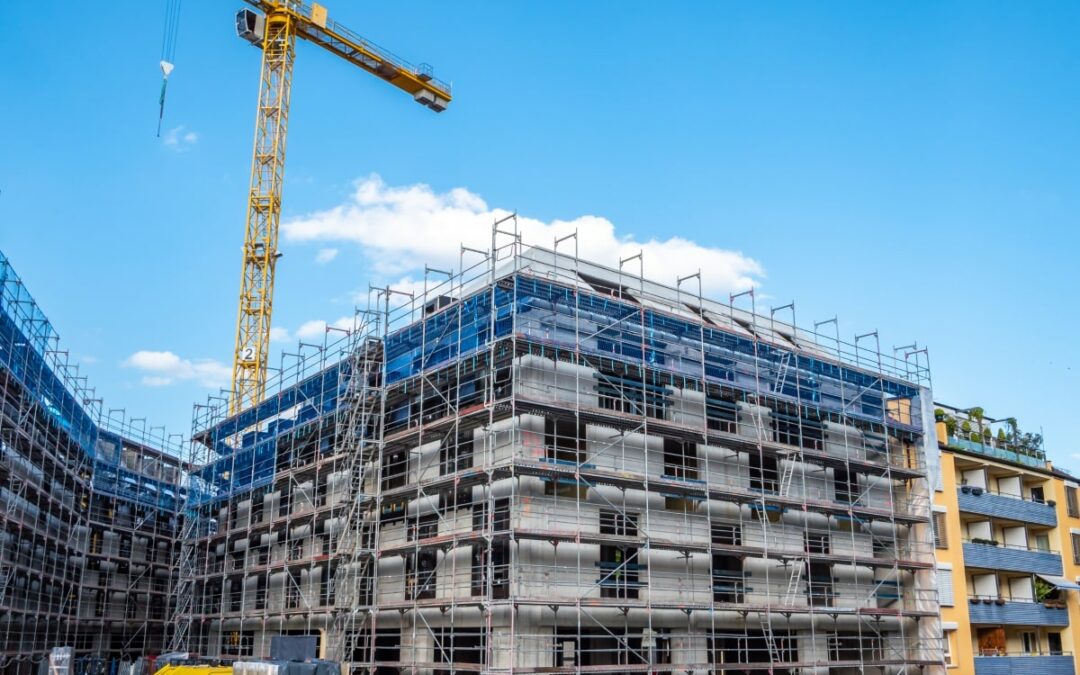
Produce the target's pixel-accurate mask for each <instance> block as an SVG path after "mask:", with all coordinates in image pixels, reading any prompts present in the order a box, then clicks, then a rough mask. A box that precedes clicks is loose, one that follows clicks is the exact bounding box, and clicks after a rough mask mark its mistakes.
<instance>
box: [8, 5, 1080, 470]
mask: <svg viewBox="0 0 1080 675" xmlns="http://www.w3.org/2000/svg"><path fill="white" fill-rule="evenodd" d="M236 4H237V6H239V4H240V3H239V2H238V3H236ZM234 9H235V8H234V7H232V6H231V5H229V4H228V3H221V2H217V1H212V0H187V1H186V2H184V3H183V14H182V19H181V25H180V32H179V38H178V48H177V54H176V71H175V72H174V74H173V75H172V79H171V81H170V88H169V99H168V103H167V107H166V119H165V130H166V133H165V134H163V138H160V139H159V138H156V137H155V135H154V131H155V125H156V115H157V110H156V104H157V95H158V87H159V83H160V72H159V70H158V65H157V62H158V58H159V55H160V50H161V27H162V21H163V15H164V3H163V2H156V3H139V4H137V5H136V4H135V3H97V4H95V5H93V6H91V5H87V4H85V3H82V4H79V3H45V4H39V3H15V4H14V5H12V6H11V7H8V8H6V9H5V11H4V13H3V16H2V18H0V248H2V249H3V250H4V252H5V253H6V254H7V255H8V256H9V257H10V259H11V261H12V263H13V264H14V265H15V266H16V269H17V270H19V272H20V274H21V275H22V276H23V278H24V279H25V280H26V282H27V283H28V285H29V287H30V289H31V291H32V292H33V293H34V294H35V296H36V297H37V298H38V300H39V302H40V303H41V305H42V306H43V308H44V309H45V311H46V313H47V314H48V315H49V316H50V317H51V318H52V320H53V322H54V323H55V324H56V326H57V328H58V330H59V331H60V333H61V335H62V336H63V338H64V340H65V343H66V344H67V346H68V347H69V348H70V349H71V351H72V353H73V354H74V355H75V356H76V357H78V358H80V359H81V360H82V361H83V363H84V372H85V373H87V374H89V375H90V377H91V380H92V382H93V383H94V384H96V386H97V389H98V392H99V393H101V394H102V395H103V396H105V398H106V399H107V402H108V405H109V406H111V407H124V408H126V409H127V410H128V412H129V413H130V414H132V415H134V416H136V417H141V416H145V417H148V418H150V419H151V421H152V422H153V423H162V424H167V425H168V426H169V427H170V430H179V431H185V430H186V427H187V426H188V424H189V420H190V411H191V404H192V403H193V402H194V401H201V400H203V399H204V398H205V396H206V394H207V393H208V392H209V391H212V390H213V388H214V387H213V385H214V383H215V382H216V380H218V379H220V375H221V372H222V371H223V370H224V369H225V368H226V365H225V364H227V363H228V361H229V358H230V354H231V349H232V340H233V331H234V328H235V325H234V324H235V315H236V294H237V284H238V280H239V251H240V244H241V241H242V236H243V216H244V205H245V203H244V199H245V194H246V190H247V178H248V171H249V165H250V155H251V138H252V123H253V120H254V104H255V95H256V91H257V85H258V67H259V65H258V58H259V54H258V51H257V50H256V49H254V48H252V47H250V46H248V45H247V44H246V43H244V42H242V41H241V40H239V39H238V38H236V37H235V36H234V34H233V27H232V16H233V11H234ZM330 12H331V16H332V17H333V18H335V19H337V20H339V21H341V22H342V23H343V24H345V25H347V26H349V27H351V28H352V29H354V30H355V31H357V32H359V33H361V34H363V35H365V36H366V37H368V38H370V39H372V40H374V41H375V42H377V43H379V44H382V45H385V46H386V47H388V48H390V49H392V50H393V51H394V52H396V53H398V54H401V55H403V56H405V57H406V58H408V59H410V60H413V61H416V62H420V61H426V62H430V63H432V64H434V65H435V69H436V73H437V74H438V75H440V76H442V77H444V78H445V79H449V80H452V81H453V83H454V92H455V101H454V103H453V105H452V106H451V108H450V110H449V111H447V112H446V113H443V114H442V115H435V114H433V113H431V112H430V111H427V110H426V109H423V108H421V107H420V106H417V105H415V104H413V103H412V102H410V101H409V100H408V97H407V96H406V95H404V94H403V93H401V92H398V91H396V90H394V89H393V88H391V87H389V86H387V85H386V84H385V83H382V82H380V81H378V80H376V79H375V78H373V77H371V76H368V75H366V74H364V73H361V72H357V71H354V69H352V68H351V67H349V66H347V65H346V64H344V63H340V62H337V61H336V60H335V59H334V58H333V57H332V56H330V55H328V54H326V53H323V52H322V51H321V50H319V49H318V48H316V47H313V46H312V45H305V44H301V45H299V48H298V57H297V64H296V71H295V81H294V89H293V105H292V117H291V127H290V136H289V157H288V170H287V172H286V191H285V204H284V214H285V221H286V223H287V224H289V223H291V227H292V230H291V232H292V234H291V236H285V237H283V240H282V246H281V249H282V251H283V253H284V258H283V259H282V262H281V264H280V266H279V277H278V287H277V294H276V298H275V326H276V327H278V329H279V332H280V333H287V334H288V339H289V340H292V339H295V337H296V336H297V334H298V333H302V332H305V331H304V330H303V327H304V325H305V324H307V326H308V328H307V332H311V330H312V329H313V327H314V330H318V325H317V324H311V323H310V322H313V321H330V322H333V321H334V320H336V319H337V318H338V317H341V316H344V315H347V314H348V313H349V310H350V307H351V305H352V298H353V295H354V292H355V291H356V289H358V288H364V287H366V284H367V281H368V280H369V279H372V280H376V281H397V280H399V279H402V278H408V277H409V276H410V267H411V266H412V265H415V263H416V262H417V261H418V260H421V259H423V257H424V256H430V257H433V258H435V259H436V260H435V261H436V262H438V261H439V259H440V258H441V257H442V256H446V257H453V256H456V252H457V244H456V242H457V240H458V239H459V238H461V237H458V236H456V234H457V232H456V231H455V230H454V228H455V227H461V228H463V231H462V233H461V235H462V236H463V237H465V238H468V236H469V235H468V232H465V231H464V230H467V229H468V227H469V223H472V222H474V221H475V220H476V219H478V218H483V217H487V216H488V215H489V214H490V213H492V212H494V211H496V210H497V209H516V210H517V211H518V212H519V213H521V214H523V215H524V216H528V217H529V218H531V219H534V220H533V221H531V222H534V224H535V226H536V228H537V229H536V231H537V232H544V233H545V235H546V233H547V232H550V231H552V230H553V229H557V228H559V227H567V226H568V225H566V224H565V223H572V224H575V225H577V226H578V227H579V228H582V227H583V228H586V229H587V230H588V231H589V232H600V234H598V235H597V238H596V239H595V241H594V244H595V245H597V246H601V247H602V246H604V245H605V242H608V243H610V242H616V243H626V241H627V240H628V239H629V240H630V241H631V242H646V243H648V242H650V241H652V240H656V242H657V246H658V248H656V251H657V256H656V257H658V260H659V262H657V263H656V264H655V266H654V267H647V268H646V273H647V274H648V275H649V276H655V277H657V278H660V279H663V280H670V278H673V277H674V276H675V275H676V274H680V273H686V272H687V271H690V270H686V269H673V268H674V267H676V266H675V265H670V264H667V263H668V261H669V260H671V259H672V256H671V249H667V254H666V255H667V256H668V257H664V255H665V254H664V250H665V249H664V248H663V246H662V244H664V243H665V242H668V243H670V242H669V241H668V240H670V238H671V237H673V236H678V237H682V238H685V239H688V240H692V241H693V242H695V243H696V246H695V247H693V249H692V251H691V253H692V255H690V256H687V257H686V260H687V261H689V264H690V266H693V267H696V266H697V264H699V263H700V261H702V260H704V261H706V265H708V266H712V263H714V262H716V261H726V262H730V263H731V264H732V265H734V266H736V267H737V268H738V269H737V270H735V271H731V270H728V272H726V273H725V272H723V270H717V271H716V274H715V275H714V276H713V277H712V279H713V282H712V283H713V285H714V287H715V288H717V289H719V288H721V287H722V286H723V285H724V284H725V283H738V280H739V279H746V278H751V279H754V280H755V281H756V283H757V284H758V286H759V288H760V290H761V292H762V293H764V294H767V295H768V296H769V297H770V298H771V299H772V300H771V301H772V302H774V303H775V304H783V303H785V302H787V301H788V300H790V299H794V300H795V302H796V311H797V314H798V317H799V318H800V320H801V321H802V322H812V321H815V320H821V319H824V318H828V317H832V316H833V315H837V316H838V317H839V318H840V325H841V330H842V333H843V334H844V335H845V336H847V337H849V338H850V336H852V335H854V334H855V333H862V332H866V331H870V330H874V329H878V330H879V331H880V333H881V336H882V344H883V345H884V346H886V347H891V346H893V345H901V344H907V343H909V342H911V341H912V340H918V342H919V343H920V345H923V344H925V345H927V346H928V347H929V348H930V358H931V366H932V369H933V377H934V387H935V394H936V397H937V398H938V399H940V400H943V401H946V402H948V403H952V404H955V405H958V406H970V405H981V406H983V407H984V408H985V409H986V411H987V414H988V415H991V416H1010V415H1012V416H1016V417H1018V418H1019V420H1020V424H1021V427H1024V428H1026V429H1028V430H1038V429H1039V428H1040V427H1041V428H1042V429H1043V430H1044V432H1045V434H1046V438H1047V448H1048V450H1049V452H1050V454H1051V456H1052V457H1053V458H1054V459H1055V460H1057V462H1058V463H1059V465H1062V466H1065V467H1069V468H1072V469H1074V470H1080V433H1078V430H1077V428H1076V422H1075V417H1076V415H1075V413H1074V411H1073V408H1074V403H1073V401H1072V395H1073V392H1074V391H1076V390H1077V389H1078V385H1080V358H1078V356H1077V354H1078V350H1077V346H1076V345H1077V335H1078V334H1080V331H1078V329H1080V319H1078V318H1077V313H1078V309H1080V308H1078V301H1077V295H1078V291H1080V272H1078V264H1077V261H1076V251H1077V250H1080V235H1078V234H1077V232H1078V227H1077V222H1076V220H1077V218H1076V214H1077V213H1080V209H1078V206H1080V205H1078V197H1077V190H1076V186H1077V184H1078V179H1080V126H1078V125H1077V122H1076V120H1077V119H1080V110H1078V108H1080V80H1077V78H1076V73H1077V72H1080V50H1077V49H1076V47H1075V26H1076V25H1077V20H1078V19H1080V5H1076V4H1075V3H1073V4H1069V3H1058V4H1054V3H1039V4H1037V5H1032V4H1023V3H923V2H914V3H834V4H828V5H824V4H809V3H791V4H788V3H767V4H761V3H742V4H729V3H701V4H696V3H688V4H668V5H663V6H661V5H657V4H656V3H614V2H612V3H600V2H596V3H571V2H565V3H533V4H525V3H504V4H496V3H493V2H473V3H467V4H458V3H425V2H410V3H405V4H400V3H397V4H395V3H351V2H345V1H344V0H339V1H338V2H336V3H333V4H331V5H330ZM170 132H171V133H170ZM169 139H172V141H173V142H168V141H169ZM372 176H378V177H379V178H378V180H375V179H372V178H371V177H372ZM364 179H367V182H365V183H362V185H363V186H365V187H366V189H367V190H368V192H367V193H365V194H367V195H368V197H369V198H370V199H367V201H364V200H363V199H361V201H357V195H358V194H359V193H358V192H357V190H358V187H357V186H358V181H363V180H364ZM417 185H426V186H429V188H417V187H413V186H417ZM361 196H362V195H361ZM335 208H338V209H339V210H338V211H333V209H335ZM342 214H344V215H342ZM380 217H382V218H387V219H389V220H380ZM414 217H415V218H420V219H425V220H424V222H425V223H426V226H427V227H429V228H431V227H437V225H438V223H439V222H441V221H439V220H438V219H439V218H442V217H446V218H449V220H447V221H446V226H445V227H443V228H442V231H443V234H444V235H445V236H444V237H443V238H442V239H431V238H426V239H425V241H423V242H422V243H418V242H417V241H416V239H419V238H420V237H407V238H406V239H410V240H411V241H401V240H400V238H399V239H397V240H390V239H387V238H386V237H384V236H382V235H381V234H380V232H382V231H381V230H379V225H380V223H382V224H386V223H390V224H393V223H400V222H405V221H408V220H409V219H410V218H414ZM395 218H396V219H397V220H394V219H395ZM558 221H565V222H564V223H560V222H558ZM552 223H554V224H552ZM612 224H613V225H612ZM544 228H547V229H546V230H545V229H544ZM604 228H609V230H604ZM288 231H289V230H288V229H287V230H286V232H288ZM605 237H606V238H605ZM545 243H546V242H545ZM628 245H631V246H632V245H635V244H633V243H631V244H628ZM718 250H719V251H727V252H731V253H728V254H725V255H727V257H719V258H718V257H710V256H718V255H720V253H719V252H718ZM321 251H322V253H321V258H320V252H321ZM329 251H336V254H332V253H330V252H329ZM734 252H738V253H739V254H741V255H735V254H734ZM600 253H601V254H603V253H604V252H603V251H601V252H600ZM331 255H333V259H332V260H329V261H327V260H326V258H328V257H330V256H331ZM695 256H696V257H695ZM601 257H602V255H601ZM675 258H678V256H675ZM320 259H321V261H322V262H319V260H320ZM695 261H698V262H695ZM725 274H726V276H725ZM413 278H415V275H414V276H413ZM288 344H289V342H288V341H281V342H277V343H275V345H274V348H275V350H279V349H281V348H282V346H285V345H288ZM140 351H143V352H170V353H171V354H173V355H175V360H173V361H170V362H168V363H163V362H162V361H161V360H160V359H158V360H157V361H155V362H154V363H152V364H149V365H153V366H154V367H155V368H157V370H145V369H140V368H139V367H138V366H139V365H144V366H146V365H148V363H147V362H146V361H145V360H143V361H140V360H139V359H135V360H134V361H133V360H132V356H133V355H135V354H137V353H139V352H140ZM272 362H276V356H275V357H273V358H272Z"/></svg>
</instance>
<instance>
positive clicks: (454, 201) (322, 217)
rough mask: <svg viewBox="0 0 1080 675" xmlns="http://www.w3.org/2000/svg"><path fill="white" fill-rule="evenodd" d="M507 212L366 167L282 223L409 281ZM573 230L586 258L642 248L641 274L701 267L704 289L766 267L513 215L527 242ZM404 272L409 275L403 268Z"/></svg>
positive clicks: (732, 255)
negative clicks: (364, 174) (322, 203)
mask: <svg viewBox="0 0 1080 675" xmlns="http://www.w3.org/2000/svg"><path fill="white" fill-rule="evenodd" d="M509 213H510V212H509V211H506V210H504V209H498V208H491V207H489V206H488V205H487V203H486V202H485V201H484V200H483V199H482V198H481V197H480V196H479V195H476V194H474V193H472V192H469V191H468V190H466V189H464V188H455V189H452V190H450V191H448V192H444V193H436V192H435V191H434V190H432V189H431V188H430V187H429V186H427V185H409V186H404V187H391V186H388V185H386V184H385V183H384V182H383V181H382V179H381V178H379V177H378V176H376V175H372V176H369V177H368V178H365V179H362V180H360V181H358V182H357V184H356V190H355V191H354V193H353V194H352V196H351V197H350V199H349V200H347V201H346V202H345V203H344V204H341V205H339V206H336V207H334V208H331V209H327V210H325V211H317V212H315V213H311V214H308V215H306V216H303V217H300V218H293V219H291V220H289V221H288V222H286V223H284V225H283V229H284V232H285V236H286V238H288V239H290V240H292V241H301V242H303V241H311V242H314V241H320V242H353V243H356V244H358V245H360V246H361V247H362V248H363V251H364V253H365V255H367V256H368V257H369V259H370V261H371V263H372V265H373V267H374V270H375V272H376V274H378V275H380V276H382V277H384V278H394V277H402V276H405V277H406V278H405V279H402V281H403V282H404V283H407V284H409V285H415V281H414V279H415V276H416V275H415V271H416V270H418V269H423V266H424V264H430V265H432V266H435V267H439V268H442V269H449V268H451V267H453V268H456V267H457V265H458V262H459V258H458V256H459V251H460V249H459V244H465V245H466V246H470V247H473V248H478V249H483V250H487V249H489V248H490V247H491V224H492V222H493V221H494V220H495V219H497V218H502V217H505V216H507V215H509ZM574 230H577V232H578V241H579V245H580V246H579V252H580V254H581V255H582V257H584V258H588V259H590V260H595V261H597V262H600V263H604V264H607V265H609V266H618V262H619V259H620V258H626V257H629V256H631V255H634V254H636V253H637V252H638V251H643V252H644V258H645V276H646V277H648V278H651V279H654V280H656V281H660V282H666V283H674V281H675V277H676V276H682V275H686V274H690V273H692V272H695V271H697V270H698V269H701V274H702V282H703V285H704V289H705V290H706V291H708V292H710V293H712V294H718V293H726V292H728V291H732V290H744V289H746V288H750V287H751V286H753V285H755V284H756V283H757V282H758V280H759V279H760V278H761V277H763V276H764V274H765V273H764V269H763V268H762V266H761V265H760V264H759V263H758V262H757V261H756V260H754V259H752V258H749V257H747V256H745V255H743V254H742V253H739V252H737V251H729V250H725V249H720V248H713V247H708V246H702V245H700V244H697V243H695V242H693V241H690V240H688V239H685V238H682V237H678V236H671V237H668V238H666V239H655V238H654V239H649V240H647V241H639V240H638V239H636V238H635V237H634V236H633V235H626V234H620V233H618V232H616V229H615V225H614V224H613V223H612V222H611V221H609V220H607V219H606V218H602V217H599V216H591V215H585V216H579V217H577V218H574V219H572V220H553V221H551V222H545V221H541V220H537V219H534V218H528V217H523V216H520V215H519V216H518V231H519V232H520V233H521V235H522V240H523V241H524V242H525V244H538V245H542V246H545V247H548V248H550V247H551V246H552V242H553V240H554V239H555V237H562V236H565V235H567V234H570V233H572V232H573V231H574ZM410 272H413V273H414V274H413V275H412V278H408V276H407V275H408V274H409V273H410Z"/></svg>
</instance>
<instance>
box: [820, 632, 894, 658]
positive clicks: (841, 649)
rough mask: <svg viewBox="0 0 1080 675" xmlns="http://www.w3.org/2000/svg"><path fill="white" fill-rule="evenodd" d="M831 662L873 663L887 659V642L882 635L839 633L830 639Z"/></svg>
mask: <svg viewBox="0 0 1080 675" xmlns="http://www.w3.org/2000/svg"><path fill="white" fill-rule="evenodd" d="M827 642H828V647H829V660H830V661H840V662H853V661H854V662H863V663H873V662H875V661H883V660H885V658H886V653H885V652H886V650H885V641H884V640H883V639H882V637H881V636H880V635H872V634H871V635H859V634H858V633H848V632H844V633H837V634H836V635H830V636H829V637H828V641H827Z"/></svg>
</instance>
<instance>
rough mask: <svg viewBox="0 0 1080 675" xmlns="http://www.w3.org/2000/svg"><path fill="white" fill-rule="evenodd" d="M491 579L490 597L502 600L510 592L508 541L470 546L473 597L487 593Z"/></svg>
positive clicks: (502, 540)
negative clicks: (488, 545)
mask: <svg viewBox="0 0 1080 675" xmlns="http://www.w3.org/2000/svg"><path fill="white" fill-rule="evenodd" d="M489 577H490V579H491V597H492V598H493V599H495V600H504V599H506V598H507V597H509V591H510V541H509V540H507V539H501V540H498V541H494V542H492V543H491V548H490V549H488V548H487V546H485V545H484V544H473V546H472V572H471V586H472V594H473V595H474V596H478V595H485V594H486V593H487V583H488V578H489Z"/></svg>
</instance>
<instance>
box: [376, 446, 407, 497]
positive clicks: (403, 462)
mask: <svg viewBox="0 0 1080 675" xmlns="http://www.w3.org/2000/svg"><path fill="white" fill-rule="evenodd" d="M408 475H409V454H408V453H407V452H405V451H404V450H395V451H392V452H389V453H386V454H385V455H383V464H382V489H384V490H393V489H394V488H399V487H402V486H404V485H405V481H406V480H407V478H408Z"/></svg>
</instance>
